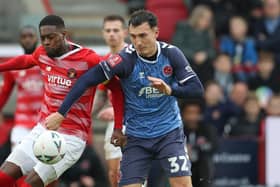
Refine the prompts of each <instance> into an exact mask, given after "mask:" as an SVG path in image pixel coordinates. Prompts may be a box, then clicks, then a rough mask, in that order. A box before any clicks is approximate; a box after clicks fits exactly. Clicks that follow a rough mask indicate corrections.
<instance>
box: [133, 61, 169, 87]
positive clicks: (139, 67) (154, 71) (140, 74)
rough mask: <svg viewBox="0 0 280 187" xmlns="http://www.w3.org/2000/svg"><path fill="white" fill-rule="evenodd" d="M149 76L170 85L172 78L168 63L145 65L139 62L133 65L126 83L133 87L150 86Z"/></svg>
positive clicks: (145, 63) (160, 62)
mask: <svg viewBox="0 0 280 187" xmlns="http://www.w3.org/2000/svg"><path fill="white" fill-rule="evenodd" d="M149 76H151V77H156V78H160V79H162V80H163V81H165V82H166V83H170V82H171V80H172V78H173V68H172V66H171V65H170V63H169V62H168V61H159V62H155V63H147V62H143V61H140V60H139V61H137V63H136V64H135V66H134V69H133V71H132V73H131V75H130V77H129V78H128V81H129V82H130V83H131V84H134V85H139V86H148V85H150V81H149V80H148V77H149Z"/></svg>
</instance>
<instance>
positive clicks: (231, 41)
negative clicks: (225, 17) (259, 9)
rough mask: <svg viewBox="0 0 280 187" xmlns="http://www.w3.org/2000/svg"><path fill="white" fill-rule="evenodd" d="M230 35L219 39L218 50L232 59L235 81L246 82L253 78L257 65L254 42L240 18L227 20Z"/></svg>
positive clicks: (243, 20) (246, 25)
mask: <svg viewBox="0 0 280 187" xmlns="http://www.w3.org/2000/svg"><path fill="white" fill-rule="evenodd" d="M229 32H230V35H228V36H224V37H222V38H221V42H220V50H221V52H224V53H228V54H229V55H230V57H231V58H232V63H233V68H232V71H233V74H234V75H235V76H236V78H237V80H239V81H245V82H247V81H248V79H249V78H251V77H254V75H255V72H256V64H257V60H258V57H257V51H256V48H255V44H254V41H253V40H252V39H251V38H249V37H248V36H247V32H248V24H247V22H246V21H245V19H244V18H242V17H241V16H233V17H232V18H230V20H229Z"/></svg>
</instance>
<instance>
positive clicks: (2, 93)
mask: <svg viewBox="0 0 280 187" xmlns="http://www.w3.org/2000/svg"><path fill="white" fill-rule="evenodd" d="M14 85H15V80H14V78H13V75H12V74H11V73H10V72H5V73H4V74H3V84H2V85H1V87H0V111H2V109H3V107H4V106H5V104H6V103H7V101H8V99H9V97H10V95H11V93H12V91H13V88H14Z"/></svg>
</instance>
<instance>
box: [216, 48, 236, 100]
mask: <svg viewBox="0 0 280 187" xmlns="http://www.w3.org/2000/svg"><path fill="white" fill-rule="evenodd" d="M213 66H214V80H215V81H216V82H217V83H218V84H219V85H220V86H221V88H222V90H223V92H224V94H225V96H228V95H229V92H230V91H231V89H232V86H233V84H234V80H235V79H234V76H233V74H232V73H231V69H232V61H231V58H230V56H229V55H228V54H227V53H219V54H218V55H217V57H216V58H215V60H214V61H213Z"/></svg>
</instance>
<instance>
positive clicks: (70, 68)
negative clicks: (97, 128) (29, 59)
mask: <svg viewBox="0 0 280 187" xmlns="http://www.w3.org/2000/svg"><path fill="white" fill-rule="evenodd" d="M83 52H84V51H83V49H80V51H77V52H76V53H75V54H72V55H69V56H66V57H60V58H49V57H48V56H47V55H45V54H41V55H40V56H39V58H38V60H39V66H40V69H41V71H42V76H43V79H44V85H45V94H44V105H43V107H42V108H41V115H42V116H41V119H42V120H44V118H45V117H46V116H48V115H49V114H50V113H52V112H56V111H57V110H58V108H59V107H60V105H61V104H62V102H63V100H64V98H65V96H66V95H67V94H68V93H69V91H70V90H71V88H72V86H73V85H74V84H75V82H76V81H77V79H78V78H79V77H80V76H81V75H82V74H83V73H85V72H86V71H87V70H88V69H89V68H91V67H92V66H93V64H91V63H89V62H87V61H86V59H85V55H83V54H81V53H83ZM94 92H95V88H90V89H88V90H87V91H86V92H85V93H84V94H83V95H82V96H81V97H80V98H79V100H78V101H76V102H75V104H74V105H73V106H72V108H71V110H70V111H69V112H68V114H67V118H66V119H65V120H64V121H63V123H62V125H61V128H60V130H61V131H68V132H66V133H68V134H76V133H77V132H71V131H72V130H73V131H80V132H79V133H80V136H82V137H81V138H83V139H84V138H85V137H84V136H85V135H83V133H84V132H86V131H88V129H89V127H90V125H91V118H90V114H91V109H92V103H93V96H94Z"/></svg>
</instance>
